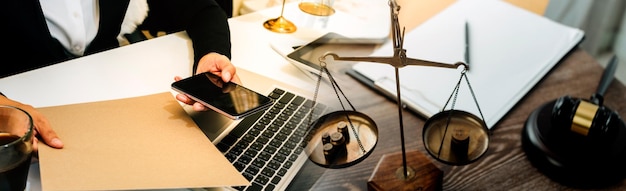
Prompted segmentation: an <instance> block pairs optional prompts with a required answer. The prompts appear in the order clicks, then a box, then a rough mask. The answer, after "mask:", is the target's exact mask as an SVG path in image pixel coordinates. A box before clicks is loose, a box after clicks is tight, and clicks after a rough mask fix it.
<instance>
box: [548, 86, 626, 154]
mask: <svg viewBox="0 0 626 191" xmlns="http://www.w3.org/2000/svg"><path fill="white" fill-rule="evenodd" d="M600 100H601V99H600ZM596 102H597V101H596ZM600 102H601V101H600ZM551 122H552V125H551V127H552V128H551V130H550V132H549V134H548V137H549V139H550V140H553V141H552V142H553V143H554V144H555V145H559V146H560V147H563V148H564V149H565V147H567V149H565V150H576V151H573V152H589V153H588V154H601V153H604V152H611V150H612V149H613V146H612V145H613V144H614V143H615V142H616V141H617V140H616V139H617V137H618V134H619V132H618V131H619V126H620V125H621V123H622V120H621V118H620V117H619V115H618V114H617V113H615V112H614V111H611V110H610V109H608V108H607V107H604V106H603V105H601V104H598V103H593V101H588V100H583V99H580V98H572V97H571V96H563V97H561V98H559V99H557V100H556V102H555V104H554V107H553V108H552V119H551Z"/></svg>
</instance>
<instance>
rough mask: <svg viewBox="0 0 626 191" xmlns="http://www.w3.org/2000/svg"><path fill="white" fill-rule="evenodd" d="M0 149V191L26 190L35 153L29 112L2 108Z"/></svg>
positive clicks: (0, 110) (7, 107)
mask: <svg viewBox="0 0 626 191" xmlns="http://www.w3.org/2000/svg"><path fill="white" fill-rule="evenodd" d="M0 145H2V146H1V147H0V190H10V191H14V190H19V191H23V190H25V188H26V181H27V180H28V170H29V167H30V162H31V154H32V152H33V120H32V118H31V116H30V115H29V114H28V113H27V112H26V111H24V110H22V109H20V108H17V107H12V106H5V105H0Z"/></svg>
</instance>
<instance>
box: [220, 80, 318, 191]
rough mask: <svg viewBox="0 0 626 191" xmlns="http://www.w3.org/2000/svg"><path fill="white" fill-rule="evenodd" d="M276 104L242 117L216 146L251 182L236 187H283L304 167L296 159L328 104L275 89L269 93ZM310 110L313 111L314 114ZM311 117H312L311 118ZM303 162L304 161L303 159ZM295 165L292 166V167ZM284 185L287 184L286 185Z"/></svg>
mask: <svg viewBox="0 0 626 191" xmlns="http://www.w3.org/2000/svg"><path fill="white" fill-rule="evenodd" d="M268 97H270V98H271V99H273V101H274V103H273V105H272V106H271V107H270V108H269V109H267V110H265V111H260V112H257V113H255V114H253V115H251V116H248V117H246V118H244V119H242V121H241V122H239V124H237V126H236V127H235V128H234V129H233V130H232V131H231V132H230V133H229V134H228V135H227V136H226V137H224V138H223V139H222V140H221V141H220V142H219V143H218V144H217V148H218V149H219V150H220V151H221V152H222V153H224V155H225V156H226V158H227V159H228V160H229V161H230V162H231V163H232V164H233V165H234V166H235V168H237V170H238V171H239V172H241V173H242V174H243V176H244V177H246V179H248V180H249V181H250V182H251V184H252V185H250V186H242V187H233V188H235V189H236V190H246V191H247V190H276V189H284V188H286V187H287V185H288V184H289V182H288V181H290V180H291V179H292V178H293V177H289V176H295V174H296V173H295V172H297V170H298V169H299V168H300V167H302V164H297V163H298V162H297V159H298V157H300V155H302V153H303V150H304V146H305V144H306V142H305V141H303V139H304V138H305V137H306V136H307V132H308V128H309V124H310V123H312V122H313V121H314V119H317V118H319V116H320V115H321V114H323V112H325V110H326V107H325V106H323V104H317V105H316V106H315V108H314V109H313V108H312V107H311V106H312V104H313V100H310V99H307V98H304V97H302V96H299V95H296V94H294V93H291V92H288V91H285V90H282V89H280V88H276V89H274V90H273V91H272V92H271V93H270V95H269V96H268ZM310 112H314V114H313V115H312V116H309V115H310ZM310 117H312V118H310ZM300 163H302V162H300ZM292 168H294V169H293V170H290V169H292ZM283 187H284V188H283Z"/></svg>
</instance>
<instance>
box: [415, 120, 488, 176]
mask: <svg viewBox="0 0 626 191" xmlns="http://www.w3.org/2000/svg"><path fill="white" fill-rule="evenodd" d="M422 139H423V140H424V146H425V148H426V150H427V151H428V153H430V155H431V156H432V157H434V158H435V159H437V160H439V161H441V162H443V163H446V164H450V165H466V164H469V163H472V162H474V161H476V160H478V159H479V158H480V157H481V156H483V155H484V154H485V153H486V152H487V147H488V145H489V135H488V133H487V126H486V125H485V122H484V121H483V120H481V119H480V118H478V117H476V116H475V115H473V114H471V113H468V112H465V111H460V110H446V111H442V112H439V113H437V114H435V115H434V116H432V117H430V118H429V119H428V120H426V123H425V124H424V129H423V132H422Z"/></svg>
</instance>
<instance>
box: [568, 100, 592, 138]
mask: <svg viewBox="0 0 626 191" xmlns="http://www.w3.org/2000/svg"><path fill="white" fill-rule="evenodd" d="M597 111H598V105H596V104H593V103H589V102H586V101H581V102H580V103H579V104H578V108H576V114H575V115H574V118H573V119H572V127H571V131H573V132H576V133H578V134H581V135H583V136H587V134H588V133H589V128H591V123H592V122H593V118H594V117H595V116H596V112H597Z"/></svg>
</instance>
